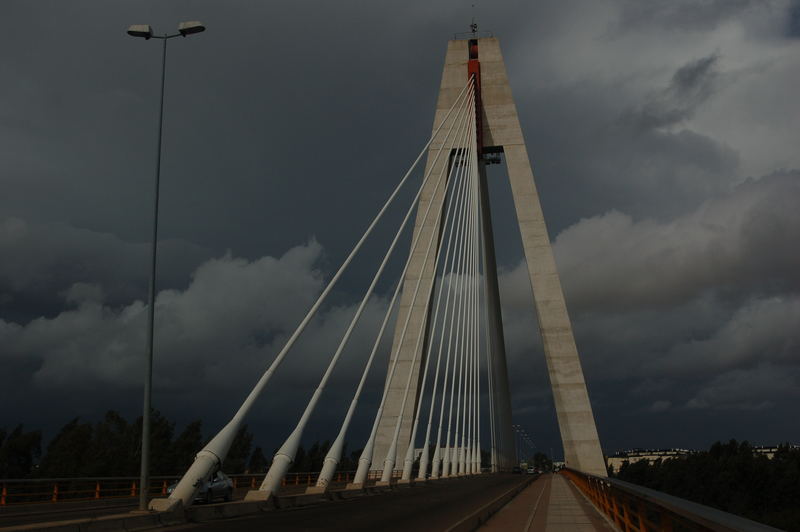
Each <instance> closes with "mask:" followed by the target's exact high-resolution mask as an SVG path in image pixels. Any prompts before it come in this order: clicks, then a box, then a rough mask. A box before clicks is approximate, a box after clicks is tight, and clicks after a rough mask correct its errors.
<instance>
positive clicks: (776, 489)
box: [615, 440, 800, 531]
mask: <svg viewBox="0 0 800 532" xmlns="http://www.w3.org/2000/svg"><path fill="white" fill-rule="evenodd" d="M615 476H616V477H617V478H619V479H621V480H625V481H627V482H631V483H633V484H638V485H640V486H645V487H648V488H652V489H655V490H658V491H663V492H664V493H669V494H670V495H675V496H676V497H681V498H684V499H688V500H690V501H694V502H697V503H700V504H705V505H707V506H711V507H714V508H718V509H720V510H723V511H726V512H730V513H734V514H737V515H741V516H744V517H747V518H748V519H752V520H754V521H759V522H761V523H765V524H768V525H771V526H774V527H778V528H781V529H784V530H788V531H800V503H799V501H800V449H796V448H791V447H790V446H788V445H784V446H781V447H780V448H779V449H778V451H777V452H776V453H775V456H774V457H773V458H772V459H771V460H770V459H768V458H767V457H766V456H764V455H763V454H760V453H755V452H753V447H752V446H751V445H750V444H749V443H748V442H746V441H745V442H741V443H740V442H737V441H736V440H731V441H729V442H727V443H721V442H717V443H715V444H713V445H712V446H711V448H710V449H709V450H708V451H707V452H700V453H694V454H691V455H689V456H687V457H685V458H673V459H669V460H664V461H662V460H656V461H655V462H654V463H652V464H649V463H648V462H647V461H645V460H642V461H639V462H635V463H629V462H627V461H626V462H623V463H622V466H621V467H620V470H619V472H617V473H616V475H615Z"/></svg>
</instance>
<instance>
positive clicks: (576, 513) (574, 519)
mask: <svg viewBox="0 0 800 532" xmlns="http://www.w3.org/2000/svg"><path fill="white" fill-rule="evenodd" d="M596 530H598V531H604V532H605V531H609V532H610V531H613V530H614V528H613V527H612V526H611V525H610V524H608V522H607V521H606V520H605V519H603V517H602V515H600V513H599V512H598V511H597V510H596V509H595V508H594V507H593V506H592V505H591V504H590V503H589V502H588V501H587V500H586V499H585V498H584V497H583V496H582V495H581V494H580V493H579V492H578V490H577V489H576V488H575V486H573V485H572V483H570V482H569V481H568V480H567V479H565V478H564V477H563V476H561V475H545V476H543V477H541V478H539V479H538V480H537V481H536V482H534V483H533V484H531V485H530V486H528V487H527V488H526V489H525V490H523V491H522V492H521V493H520V494H519V495H517V496H516V497H515V498H514V499H513V500H512V501H511V502H510V503H509V504H507V505H506V506H505V507H503V509H501V510H500V511H499V512H497V513H496V514H495V515H494V516H492V517H491V519H489V521H488V522H487V523H486V524H485V525H484V526H483V527H481V528H480V531H481V532H506V531H522V532H528V531H530V532H538V531H542V532H593V531H596Z"/></svg>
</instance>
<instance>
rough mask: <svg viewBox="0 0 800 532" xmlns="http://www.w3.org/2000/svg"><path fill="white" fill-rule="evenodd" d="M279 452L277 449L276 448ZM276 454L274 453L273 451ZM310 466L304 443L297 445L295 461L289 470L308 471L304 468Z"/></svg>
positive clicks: (294, 471)
mask: <svg viewBox="0 0 800 532" xmlns="http://www.w3.org/2000/svg"><path fill="white" fill-rule="evenodd" d="M276 452H277V449H276ZM273 454H274V453H273ZM307 467H310V465H309V461H308V458H307V456H306V450H305V448H304V447H303V445H302V444H300V445H299V446H298V447H297V453H295V455H294V462H292V465H291V467H290V468H289V471H291V472H293V473H296V472H299V471H308V469H303V468H307Z"/></svg>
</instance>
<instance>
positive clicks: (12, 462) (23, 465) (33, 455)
mask: <svg viewBox="0 0 800 532" xmlns="http://www.w3.org/2000/svg"><path fill="white" fill-rule="evenodd" d="M41 454H42V432H41V431H38V430H33V431H29V432H26V431H25V430H24V427H23V425H21V424H20V425H17V427H16V428H15V429H14V430H12V431H11V433H10V434H6V431H5V430H0V478H24V477H27V476H29V475H30V474H31V472H32V470H33V466H34V464H35V463H36V461H37V460H38V459H39V457H40V456H41Z"/></svg>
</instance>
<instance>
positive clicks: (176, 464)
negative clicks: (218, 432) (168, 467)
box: [170, 419, 203, 473]
mask: <svg viewBox="0 0 800 532" xmlns="http://www.w3.org/2000/svg"><path fill="white" fill-rule="evenodd" d="M202 446H203V423H202V422H201V421H200V420H199V419H196V420H194V421H192V422H191V423H189V424H188V425H186V427H185V428H184V429H183V431H182V432H181V433H180V434H179V435H178V437H177V438H175V441H174V442H172V448H171V454H172V458H171V460H170V461H171V462H172V464H173V469H174V470H175V471H174V472H176V473H182V472H184V471H186V470H187V469H189V466H191V465H192V462H194V457H195V456H196V455H197V453H198V452H199V451H200V449H202Z"/></svg>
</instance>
